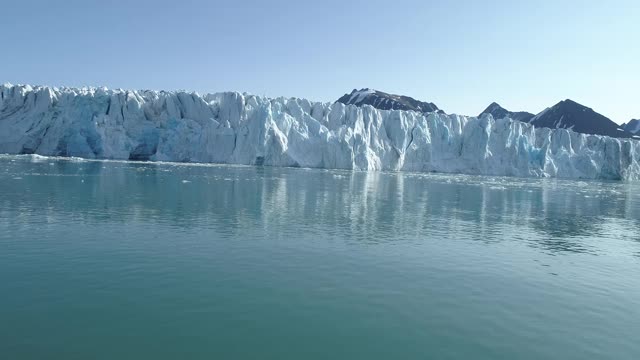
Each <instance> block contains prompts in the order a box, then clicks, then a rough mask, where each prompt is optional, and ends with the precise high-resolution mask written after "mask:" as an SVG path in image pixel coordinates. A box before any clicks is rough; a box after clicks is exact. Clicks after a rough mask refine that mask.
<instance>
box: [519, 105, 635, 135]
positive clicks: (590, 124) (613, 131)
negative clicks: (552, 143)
mask: <svg viewBox="0 0 640 360" xmlns="http://www.w3.org/2000/svg"><path fill="white" fill-rule="evenodd" d="M530 123H531V124H533V125H534V126H536V127H545V128H551V129H559V128H561V129H570V130H573V131H575V132H578V133H584V134H595V135H606V136H611V137H618V138H629V137H632V136H633V134H631V133H630V132H628V131H626V130H625V129H623V128H621V127H620V126H618V124H616V123H615V122H613V121H612V120H611V119H609V118H607V117H606V116H604V115H601V114H598V113H597V112H595V111H594V110H593V109H591V108H590V107H587V106H584V105H582V104H580V103H577V102H575V101H573V100H571V99H566V100H562V101H560V102H559V103H557V104H555V105H554V106H552V107H550V108H548V109H545V110H544V111H542V112H541V113H539V114H538V115H536V116H534V117H533V118H532V119H531V121H530Z"/></svg>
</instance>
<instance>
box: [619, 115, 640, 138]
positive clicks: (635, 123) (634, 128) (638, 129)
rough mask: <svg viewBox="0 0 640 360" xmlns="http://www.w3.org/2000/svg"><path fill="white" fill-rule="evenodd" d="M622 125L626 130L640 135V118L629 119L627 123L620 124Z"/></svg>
mask: <svg viewBox="0 0 640 360" xmlns="http://www.w3.org/2000/svg"><path fill="white" fill-rule="evenodd" d="M620 127H621V128H623V129H625V130H626V131H628V132H630V133H632V134H635V135H640V120H639V119H631V121H629V122H628V123H626V124H622V125H620Z"/></svg>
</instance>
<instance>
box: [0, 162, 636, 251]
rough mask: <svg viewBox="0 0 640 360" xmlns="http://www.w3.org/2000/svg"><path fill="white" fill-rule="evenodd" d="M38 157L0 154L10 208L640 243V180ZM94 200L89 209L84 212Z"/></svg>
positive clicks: (572, 246) (549, 241) (351, 237)
mask: <svg viewBox="0 0 640 360" xmlns="http://www.w3.org/2000/svg"><path fill="white" fill-rule="evenodd" d="M32 160H33V158H32V157H30V156H4V157H2V159H0V164H1V168H2V169H4V170H5V171H4V173H2V175H0V176H2V179H3V186H4V188H5V190H4V193H5V195H4V200H3V201H4V203H3V204H2V205H3V206H2V209H5V210H7V209H13V208H20V207H23V206H26V205H28V206H29V207H31V208H40V209H43V211H45V212H46V213H47V216H49V217H61V216H69V217H74V218H78V220H79V221H100V220H101V219H108V220H109V221H114V220H118V221H122V222H127V221H131V220H132V219H137V220H141V221H149V222H154V221H162V222H169V223H172V225H173V226H184V227H189V226H190V225H191V223H192V222H197V223H206V224H208V225H209V226H215V227H217V228H225V231H229V232H242V231H244V230H245V228H246V227H250V226H253V225H255V224H256V223H260V224H264V227H265V231H267V232H269V231H277V229H278V226H279V224H281V225H284V224H285V223H297V222H300V223H306V224H307V225H308V227H309V229H310V230H309V231H317V232H318V233H324V234H329V235H333V236H341V237H344V238H345V239H346V240H347V241H365V242H370V243H381V242H389V241H403V240H410V241H418V240H419V239H420V238H421V237H429V238H438V237H441V238H448V239H456V238H461V239H474V240H478V241H486V242H505V241H506V242H509V241H515V242H526V243H527V244H529V245H531V246H533V247H536V248H539V249H541V250H543V251H548V252H585V253H593V254H597V253H599V252H604V251H609V250H607V247H608V246H612V244H627V245H628V246H631V245H629V244H633V243H636V242H637V241H638V239H637V236H636V229H637V228H638V226H639V225H640V191H639V190H640V187H639V186H640V185H636V184H633V183H617V182H596V181H583V182H576V181H568V180H553V179H518V178H505V177H487V176H470V175H439V174H420V173H395V172H394V173H387V172H352V171H340V170H331V171H330V170H311V169H279V168H269V167H251V166H221V165H212V166H192V165H184V164H162V163H138V162H111V161H106V162H105V161H67V160H59V159H51V158H43V157H38V158H36V159H35V160H36V161H32ZM16 177H20V179H19V180H16ZM81 181H83V182H81ZM25 187H26V188H28V189H30V190H29V191H28V192H24V191H21V190H20V189H24V188H25ZM88 204H91V207H90V208H91V211H88V212H81V211H77V210H78V209H81V208H83V207H84V206H87V205H88ZM47 209H50V211H49V212H47ZM2 211H3V210H0V212H2ZM229 218H231V219H233V222H231V223H229V222H228V219H229ZM220 219H225V221H222V220H220ZM316 227H317V228H316ZM605 239H609V240H611V242H608V241H605ZM630 249H631V248H630Z"/></svg>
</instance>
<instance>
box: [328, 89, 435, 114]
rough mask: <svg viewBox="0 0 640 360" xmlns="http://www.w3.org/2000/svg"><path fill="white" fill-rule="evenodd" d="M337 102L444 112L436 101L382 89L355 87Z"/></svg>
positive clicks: (382, 108)
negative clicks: (426, 100) (358, 88)
mask: <svg viewBox="0 0 640 360" xmlns="http://www.w3.org/2000/svg"><path fill="white" fill-rule="evenodd" d="M337 102H339V103H343V104H347V105H356V106H362V105H371V106H373V107H374V108H376V109H380V110H413V111H418V112H434V111H437V112H443V111H442V110H440V109H439V108H438V107H437V106H436V104H434V103H430V102H423V101H419V100H416V99H414V98H412V97H409V96H403V95H395V94H388V93H385V92H382V91H378V90H373V89H368V88H364V89H360V90H356V89H353V91H352V92H351V93H350V94H345V95H344V96H342V97H341V98H340V99H338V101H337Z"/></svg>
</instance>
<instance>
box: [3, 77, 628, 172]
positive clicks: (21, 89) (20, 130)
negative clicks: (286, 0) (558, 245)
mask: <svg viewBox="0 0 640 360" xmlns="http://www.w3.org/2000/svg"><path fill="white" fill-rule="evenodd" d="M0 153H7V154H38V155H43V156H73V157H81V158H89V159H118V160H145V161H173V162H202V163H224V164H246V165H265V166H287V167H310V168H328V169H353V170H389V171H414V172H443V173H463V174H478V175H499V176H519V177H558V178H574V179H609V180H638V179H640V164H639V159H640V142H638V141H636V140H631V139H618V138H610V137H606V136H599V135H587V134H580V133H576V132H573V131H571V130H567V129H547V128H535V127H534V126H532V125H530V124H527V123H523V122H519V121H516V120H512V119H510V118H502V119H494V118H493V117H492V116H491V115H490V114H487V115H483V116H482V117H480V118H477V117H468V116H462V115H447V114H441V113H435V112H434V113H427V114H424V113H420V112H414V111H401V110H378V109H375V108H373V107H371V106H368V105H366V106H362V107H357V106H355V105H344V104H341V103H321V102H312V101H309V100H305V99H297V98H282V97H280V98H266V97H260V96H255V95H250V94H241V93H237V92H224V93H217V94H206V95H199V94H197V93H194V92H185V91H151V90H140V91H129V90H119V89H117V90H110V89H106V88H56V87H48V86H30V85H11V84H5V85H1V86H0Z"/></svg>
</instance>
